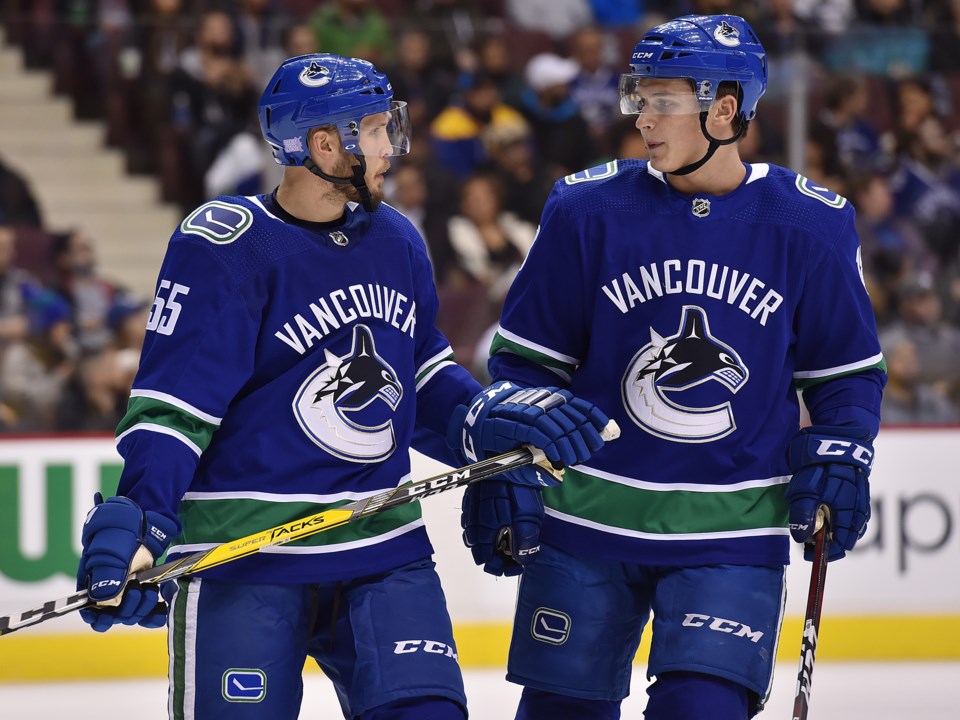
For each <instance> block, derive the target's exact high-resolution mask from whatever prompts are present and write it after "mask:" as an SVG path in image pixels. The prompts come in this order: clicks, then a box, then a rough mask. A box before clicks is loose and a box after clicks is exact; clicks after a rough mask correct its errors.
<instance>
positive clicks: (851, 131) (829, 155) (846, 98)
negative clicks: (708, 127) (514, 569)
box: [751, 73, 884, 175]
mask: <svg viewBox="0 0 960 720" xmlns="http://www.w3.org/2000/svg"><path fill="white" fill-rule="evenodd" d="M868 100H869V98H868V95H867V85H866V82H865V81H864V78H863V77H860V76H856V75H848V74H843V73H838V74H836V75H832V76H830V77H829V79H828V81H827V89H826V92H825V93H824V99H823V101H824V106H823V109H822V110H821V111H820V115H819V117H817V119H816V121H815V122H814V123H813V127H812V128H811V130H810V132H811V134H812V135H813V136H814V137H816V138H817V140H818V141H819V142H820V144H821V145H822V147H823V148H824V149H825V151H826V156H825V161H826V164H825V170H826V171H827V174H828V175H843V174H845V173H859V172H863V171H865V170H868V169H874V168H880V167H882V165H883V164H884V160H883V158H882V157H881V152H880V137H879V134H878V133H877V130H876V128H875V127H874V126H873V124H872V123H871V121H870V120H869V119H867V115H866V113H867V108H868ZM751 129H752V128H751Z"/></svg>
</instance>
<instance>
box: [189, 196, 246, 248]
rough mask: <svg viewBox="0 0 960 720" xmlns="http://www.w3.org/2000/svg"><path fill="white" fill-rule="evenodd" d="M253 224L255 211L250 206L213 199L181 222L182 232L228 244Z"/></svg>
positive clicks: (219, 243) (213, 241)
mask: <svg viewBox="0 0 960 720" xmlns="http://www.w3.org/2000/svg"><path fill="white" fill-rule="evenodd" d="M252 224H253V213H252V212H251V211H250V210H249V209H248V208H245V207H243V206H242V205H234V204H232V203H225V202H222V201H220V200H211V201H210V202H208V203H206V204H204V205H201V206H200V207H198V208H197V209H196V210H194V211H193V212H192V213H191V214H190V215H189V216H188V217H187V218H186V219H185V220H184V221H183V222H182V223H180V232H182V233H184V234H186V235H199V236H200V237H202V238H205V239H207V240H209V241H210V242H212V243H215V244H217V245H226V244H228V243H232V242H233V241H234V240H236V239H237V238H238V237H240V236H241V235H243V233H245V232H246V231H247V229H248V228H249V227H250V226H251V225H252Z"/></svg>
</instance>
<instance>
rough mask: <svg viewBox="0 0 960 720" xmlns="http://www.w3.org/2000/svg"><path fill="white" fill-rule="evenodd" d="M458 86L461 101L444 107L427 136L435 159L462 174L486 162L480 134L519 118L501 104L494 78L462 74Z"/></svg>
mask: <svg viewBox="0 0 960 720" xmlns="http://www.w3.org/2000/svg"><path fill="white" fill-rule="evenodd" d="M460 87H461V88H462V91H463V94H462V98H461V100H460V101H459V102H456V104H451V105H448V106H447V107H446V108H444V109H443V111H442V112H441V113H440V114H439V115H438V116H437V117H436V119H435V120H434V121H433V122H432V123H431V124H430V137H431V142H432V148H433V154H434V157H435V158H436V160H437V162H438V163H440V164H441V165H442V166H443V167H445V168H446V169H447V170H449V171H450V172H452V173H454V174H455V175H458V176H460V177H465V176H467V175H470V174H471V173H472V172H473V171H474V170H476V169H477V168H478V167H480V166H481V165H482V164H483V163H485V162H486V159H487V158H486V154H485V151H484V147H483V142H482V136H483V133H484V132H485V131H486V130H487V129H489V128H491V127H499V126H501V125H515V124H516V123H518V122H523V118H522V116H521V115H520V113H519V112H517V111H516V110H514V109H513V108H511V107H510V106H509V105H506V104H504V103H503V101H502V100H501V99H500V94H499V92H498V90H497V82H496V80H495V79H494V78H492V77H491V76H490V75H488V74H486V73H483V72H477V73H472V74H467V75H464V76H462V77H461V81H460Z"/></svg>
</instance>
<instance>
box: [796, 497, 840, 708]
mask: <svg viewBox="0 0 960 720" xmlns="http://www.w3.org/2000/svg"><path fill="white" fill-rule="evenodd" d="M832 540H833V531H832V529H831V527H830V508H829V507H828V506H826V505H823V504H821V505H819V506H818V507H817V524H816V530H815V531H814V534H813V567H812V568H811V569H810V590H809V591H808V592H807V613H806V615H805V616H804V620H803V641H802V642H801V644H800V672H799V673H798V674H797V694H796V695H795V696H794V699H793V720H807V711H808V710H809V709H810V686H811V683H812V681H813V662H814V660H815V659H816V655H817V634H818V633H819V632H820V611H821V609H822V608H823V587H824V583H825V582H826V579H827V564H828V562H829V555H830V542H831V541H832Z"/></svg>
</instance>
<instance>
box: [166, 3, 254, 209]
mask: <svg viewBox="0 0 960 720" xmlns="http://www.w3.org/2000/svg"><path fill="white" fill-rule="evenodd" d="M256 99H257V89H256V87H255V85H254V81H253V77H252V75H251V73H250V70H249V68H248V67H247V66H246V64H245V63H244V61H243V59H242V58H241V56H240V41H239V37H238V35H237V33H236V31H235V29H234V26H233V21H232V20H231V19H230V17H229V15H227V14H226V13H224V12H221V11H219V10H213V11H208V12H206V13H204V15H203V16H202V17H201V19H200V23H199V26H198V29H197V36H196V44H195V45H194V46H192V47H190V48H187V49H186V50H184V51H183V53H181V55H180V64H179V67H178V68H177V70H176V71H175V72H174V74H173V76H172V77H171V103H172V113H173V115H172V122H173V127H174V129H175V130H177V131H178V133H179V136H180V137H181V141H182V142H183V145H184V147H183V149H184V152H183V154H184V156H185V161H186V162H185V165H186V167H185V168H184V172H183V174H182V179H183V181H184V183H185V184H188V185H195V184H196V180H195V178H196V179H202V185H201V186H200V187H190V188H189V189H188V190H187V191H186V195H187V196H186V197H185V198H184V204H185V205H189V206H191V207H192V206H193V205H196V204H198V203H199V202H200V201H202V200H203V199H205V198H206V197H207V196H209V194H210V193H214V194H218V193H221V192H227V191H232V192H237V193H241V194H243V193H253V192H256V191H257V190H258V189H259V185H260V178H259V174H260V170H262V167H263V155H262V153H261V152H260V143H259V141H258V140H257V139H256V138H255V137H254V136H253V135H252V134H251V133H250V132H249V126H250V124H251V123H252V122H253V120H252V118H255V117H256V114H255V113H254V109H255V105H256ZM215 165H216V167H215ZM211 169H212V172H211Z"/></svg>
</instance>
